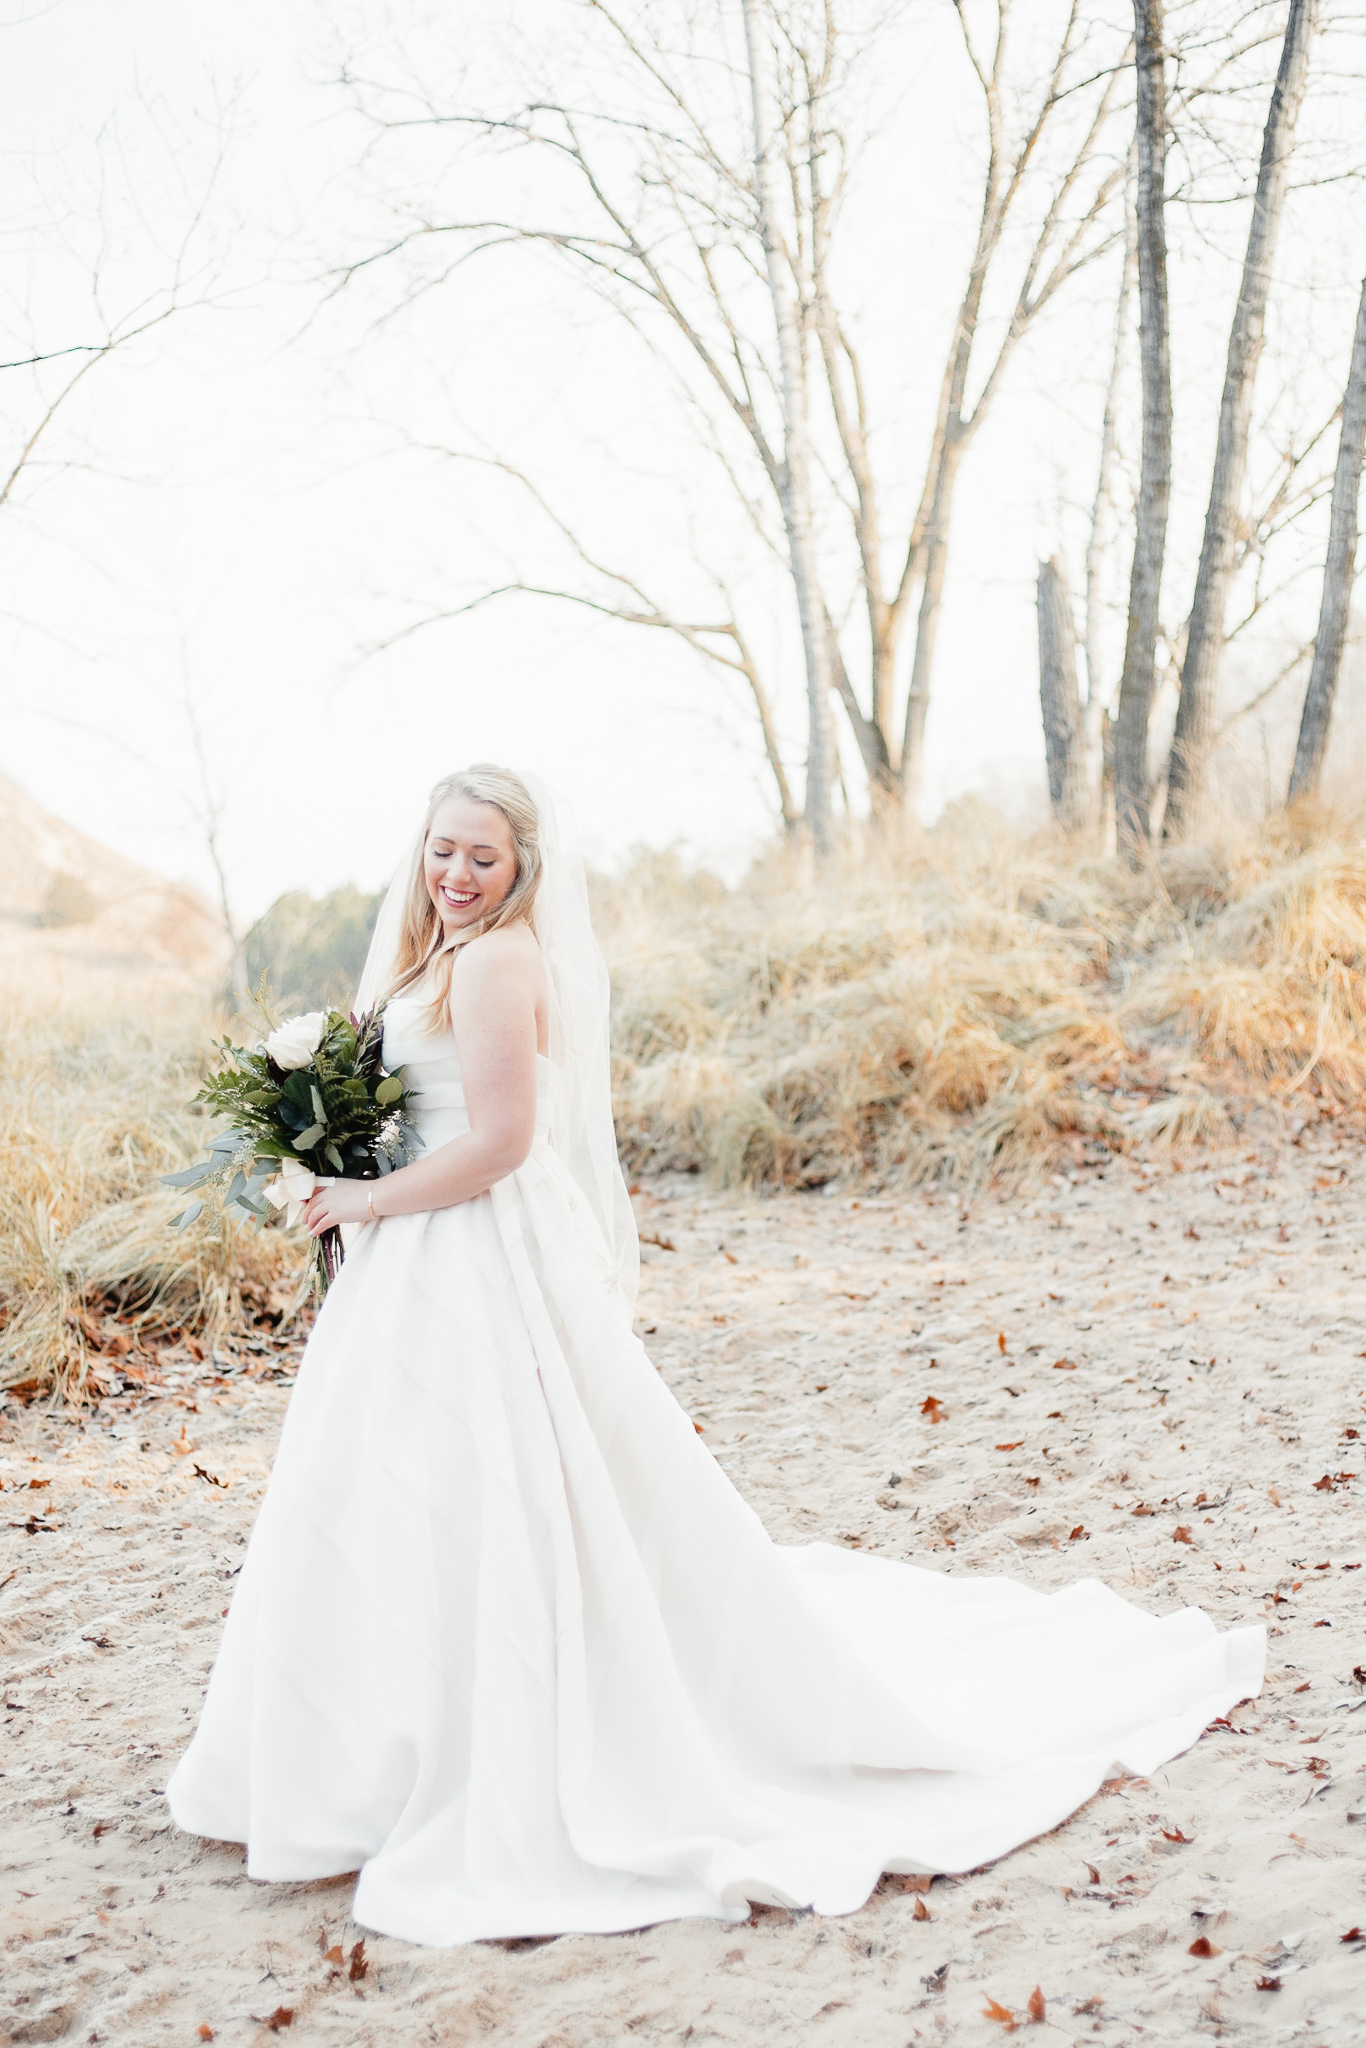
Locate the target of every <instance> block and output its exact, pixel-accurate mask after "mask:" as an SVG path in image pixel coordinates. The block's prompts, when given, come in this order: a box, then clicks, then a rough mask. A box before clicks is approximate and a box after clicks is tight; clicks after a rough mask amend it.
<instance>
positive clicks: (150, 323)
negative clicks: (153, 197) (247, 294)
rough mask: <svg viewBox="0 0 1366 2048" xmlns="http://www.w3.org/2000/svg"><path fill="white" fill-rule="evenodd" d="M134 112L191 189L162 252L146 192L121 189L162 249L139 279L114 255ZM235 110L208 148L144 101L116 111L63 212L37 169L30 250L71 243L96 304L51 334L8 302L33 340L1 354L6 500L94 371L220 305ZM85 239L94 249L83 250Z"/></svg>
mask: <svg viewBox="0 0 1366 2048" xmlns="http://www.w3.org/2000/svg"><path fill="white" fill-rule="evenodd" d="M130 114H138V115H140V116H142V117H143V125H144V127H146V128H148V129H149V130H150V132H151V134H152V137H153V139H154V141H155V143H156V145H157V147H158V148H159V150H160V151H161V153H162V156H163V159H164V165H165V171H166V181H167V184H168V187H169V188H170V189H172V190H173V191H175V192H176V193H178V194H179V193H183V194H184V195H185V198H186V205H185V208H184V211H183V213H182V215H181V218H180V220H179V221H178V222H177V223H176V224H175V226H174V230H173V236H172V240H171V246H170V248H169V249H168V250H166V251H165V253H164V254H163V253H162V249H163V244H162V242H161V239H160V237H158V236H157V235H156V234H155V233H154V232H153V230H152V229H151V228H150V226H149V224H148V222H147V220H146V218H145V215H146V210H147V202H146V194H145V192H143V191H142V190H140V189H139V190H132V191H129V192H128V193H126V194H125V195H123V199H124V207H125V208H126V210H127V211H128V212H130V213H131V214H132V215H133V217H134V219H135V221H136V223H137V230H138V240H139V242H140V243H146V244H147V245H150V247H151V248H152V249H153V250H155V251H156V256H157V272H158V274H157V276H156V279H155V282H153V283H151V284H149V283H148V280H147V276H146V274H145V273H144V272H141V271H139V272H138V273H137V274H136V277H135V280H134V281H131V282H130V281H128V280H127V279H125V278H124V277H123V276H122V275H121V274H120V267H119V264H118V262H117V260H116V258H115V254H114V250H115V245H116V244H117V241H118V239H119V236H118V232H117V227H118V223H117V220H116V215H117V213H118V211H119V209H118V207H117V205H116V196H111V192H112V189H113V188H115V187H116V185H117V183H118V181H119V177H120V174H121V177H122V180H123V181H124V182H125V183H126V182H127V181H128V179H129V173H128V170H127V168H126V166H125V165H124V164H123V163H122V161H121V159H122V155H123V151H124V148H125V137H124V134H123V132H122V131H123V124H125V123H126V122H127V121H128V119H129V118H130ZM234 118H235V103H234V102H231V101H229V102H228V103H226V104H224V105H222V106H220V107H219V108H218V109H217V111H216V113H215V115H214V117H213V121H212V124H211V130H210V136H209V142H210V148H209V151H208V153H207V154H205V153H204V152H203V151H202V150H201V149H200V147H199V146H198V144H197V142H194V141H192V140H191V138H190V137H189V136H188V135H187V134H186V133H185V132H184V131H183V130H181V129H179V128H178V127H176V126H175V124H172V123H168V122H166V120H165V119H164V116H163V113H162V110H160V109H158V108H155V107H152V106H149V105H148V104H146V103H145V102H144V103H136V104H135V105H134V106H133V107H132V108H131V109H124V110H120V112H119V113H116V114H113V115H111V116H110V119H109V120H108V122H106V123H105V125H104V127H103V128H102V129H101V131H100V133H99V135H98V137H96V138H95V141H94V149H95V151H96V154H97V157H98V160H99V161H98V173H97V189H96V193H95V196H94V197H93V198H91V199H89V200H88V203H87V204H86V205H85V206H84V208H82V207H80V206H75V205H72V204H71V203H70V202H68V207H67V212H66V214H65V215H64V214H63V211H62V209H61V206H60V204H59V202H57V201H56V199H55V198H51V197H50V196H49V195H48V194H47V193H46V192H45V191H43V189H42V188H43V178H44V176H45V175H46V169H45V168H44V173H43V174H42V175H40V173H39V170H38V169H37V168H36V167H35V169H34V172H33V178H34V181H35V183H36V184H37V185H38V186H39V191H40V198H39V201H38V204H37V209H36V213H35V216H34V218H33V219H32V221H31V223H30V224H28V225H27V227H26V228H25V229H24V230H22V232H26V233H27V235H28V239H29V242H30V245H31V248H34V249H36V248H38V247H41V248H42V249H43V250H44V252H45V253H46V254H47V255H48V257H49V259H52V258H53V257H55V256H58V255H61V254H65V253H68V248H67V245H70V247H69V254H70V256H71V259H72V261H73V263H74V264H75V265H76V266H78V267H79V268H80V270H81V271H83V276H82V296H83V298H84V300H85V302H86V305H87V307H88V314H87V319H88V322H89V325H88V327H87V329H86V332H85V333H84V334H83V335H81V336H80V337H79V338H74V337H72V336H71V335H70V333H69V332H68V333H66V334H64V335H62V336H61V337H60V338H54V339H53V340H51V341H50V342H45V341H44V340H42V339H40V338H38V334H37V332H36V331H35V330H37V329H39V328H40V327H41V325H42V324H43V323H42V322H41V321H40V320H39V319H38V317H37V316H36V315H35V313H34V310H33V308H32V307H31V306H25V305H23V304H22V302H20V303H14V302H13V301H11V302H10V303H9V304H8V305H7V306H6V307H5V324H6V326H7V327H9V328H10V330H11V331H14V330H16V329H19V328H21V327H27V328H28V329H29V330H30V331H31V332H34V333H35V338H34V340H33V342H32V344H31V346H30V347H29V348H28V349H27V350H25V351H24V352H22V353H19V354H16V355H13V356H11V357H10V359H9V360H7V361H3V362H0V373H3V375H4V377H5V383H4V385H3V386H0V391H3V394H4V398H5V401H6V411H7V412H8V414H9V417H10V420H11V421H12V422H13V424H11V425H9V426H8V431H7V438H8V439H9V442H10V445H9V447H8V449H7V450H6V452H5V453H4V455H3V456H0V509H5V510H8V511H12V510H13V509H14V505H15V502H16V493H18V491H19V486H20V484H21V481H22V480H24V479H25V478H29V479H30V481H31V480H32V473H33V472H34V471H35V470H36V469H38V468H39V467H40V466H41V464H42V462H43V460H44V458H45V454H46V449H47V448H48V447H49V446H50V443H51V435H52V430H53V428H54V426H55V425H56V424H57V422H58V419H59V417H60V416H61V415H62V414H63V413H64V412H66V411H67V409H68V408H69V407H70V405H71V403H72V401H73V400H74V399H75V397H76V395H77V393H78V392H79V391H80V389H81V387H82V386H83V385H84V384H85V382H86V379H87V378H88V377H90V376H91V374H92V373H93V372H95V371H98V370H99V369H100V368H101V366H102V365H105V364H107V363H108V362H109V361H110V360H111V359H112V358H113V357H115V356H119V355H123V354H125V353H128V352H131V351H132V350H133V349H134V348H135V346H136V344H137V343H138V342H140V341H145V340H146V339H147V337H148V336H150V335H151V334H153V333H155V331H156V330H157V329H158V328H160V327H162V326H164V325H165V324H166V322H167V321H170V320H174V319H176V318H178V317H179V316H180V315H182V314H185V313H187V312H190V311H192V310H202V309H204V308H205V307H207V306H209V305H211V304H213V303H215V297H216V291H217V289H218V287H219V286H220V284H221V261H220V258H219V256H218V254H217V253H216V252H215V250H214V248H213V246H212V240H211V236H210V219H211V214H212V210H213V204H214V198H215V193H216V191H217V187H218V184H219V182H220V179H221V177H222V172H223V167H224V164H225V162H226V159H227V152H228V148H229V144H230V140H231V129H232V122H233V119H234ZM107 158H112V159H113V161H112V163H110V162H106V159H107ZM82 244H84V245H85V246H86V248H87V249H88V254H86V255H85V256H84V257H82V255H81V245H82ZM67 317H68V318H69V315H68V316H67ZM25 373H27V374H26V375H25ZM25 385H26V388H27V396H26V398H25V397H20V396H19V390H20V387H21V386H25ZM58 466H60V465H58Z"/></svg>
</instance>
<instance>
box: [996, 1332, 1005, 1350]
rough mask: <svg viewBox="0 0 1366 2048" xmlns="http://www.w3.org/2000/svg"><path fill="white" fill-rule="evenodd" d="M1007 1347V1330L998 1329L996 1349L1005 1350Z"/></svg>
mask: <svg viewBox="0 0 1366 2048" xmlns="http://www.w3.org/2000/svg"><path fill="white" fill-rule="evenodd" d="M1005 1348H1006V1333H1005V1331H1004V1330H998V1331H997V1333H996V1349H997V1350H998V1351H1004V1350H1005Z"/></svg>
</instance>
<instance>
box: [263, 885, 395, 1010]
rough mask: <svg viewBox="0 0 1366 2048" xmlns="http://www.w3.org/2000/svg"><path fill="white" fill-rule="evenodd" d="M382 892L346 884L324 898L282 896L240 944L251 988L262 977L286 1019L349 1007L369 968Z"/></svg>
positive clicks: (300, 893)
mask: <svg viewBox="0 0 1366 2048" xmlns="http://www.w3.org/2000/svg"><path fill="white" fill-rule="evenodd" d="M382 901H383V892H382V891H381V892H380V893H379V894H377V895H374V896H369V895H366V893H365V892H364V890H361V889H357V888H354V887H352V886H351V885H350V884H348V885H347V886H346V887H345V888H344V889H333V890H331V891H330V892H329V894H328V895H326V896H321V897H315V896H309V895H306V894H305V893H304V892H303V891H302V890H294V891H292V892H291V893H290V894H289V895H287V896H279V897H277V898H276V900H275V902H274V903H272V904H271V906H270V909H269V910H268V911H267V912H266V913H265V915H264V917H261V918H259V919H258V920H257V922H256V923H255V924H254V925H253V926H252V928H251V930H250V931H249V932H248V933H247V936H246V938H245V939H244V940H243V943H242V950H243V953H244V955H245V959H246V967H247V976H248V979H249V980H250V982H251V984H252V986H253V987H256V986H258V985H259V984H260V982H261V980H262V977H263V976H264V977H265V978H266V979H267V981H268V982H269V984H270V987H271V988H272V989H273V990H274V991H275V992H276V993H275V1000H276V1001H277V1002H278V1003H279V1005H280V1007H281V1009H282V1010H283V1011H284V1013H285V1014H286V1015H288V1014H290V1013H292V1012H294V1011H296V1010H319V1009H331V1008H334V1007H335V1008H337V1009H345V1008H347V1007H349V1005H350V1003H351V1001H352V998H353V996H354V994H355V991H356V986H357V984H358V982H359V981H360V975H361V969H362V967H363V966H364V965H365V954H366V948H367V947H368V946H369V944H370V934H371V932H372V931H373V930H374V928H375V919H376V917H377V916H378V915H379V906H380V904H381V902H382Z"/></svg>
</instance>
